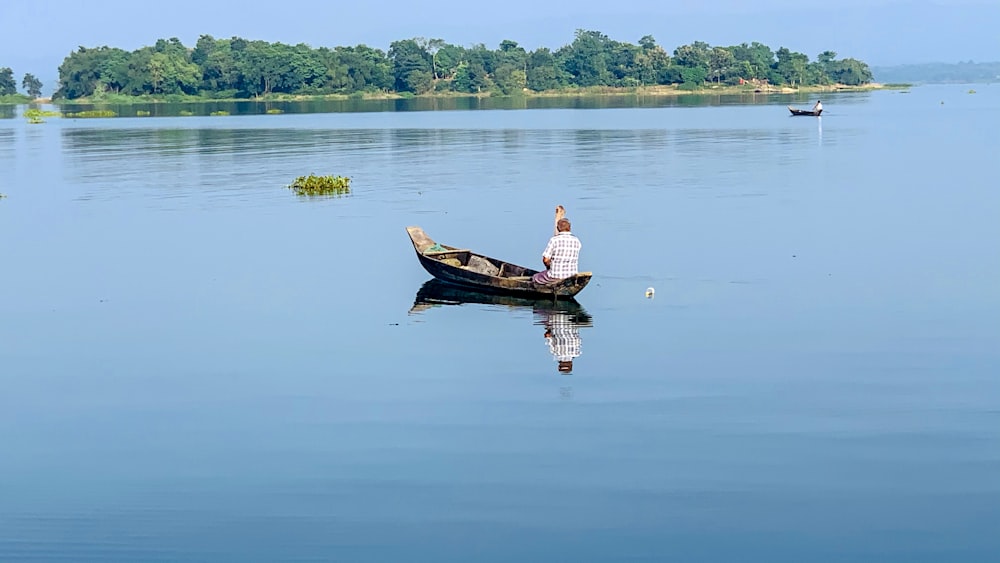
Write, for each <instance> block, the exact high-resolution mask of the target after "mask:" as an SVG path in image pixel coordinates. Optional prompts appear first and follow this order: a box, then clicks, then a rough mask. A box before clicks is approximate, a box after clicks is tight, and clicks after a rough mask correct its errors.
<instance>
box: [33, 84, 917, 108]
mask: <svg viewBox="0 0 1000 563" xmlns="http://www.w3.org/2000/svg"><path fill="white" fill-rule="evenodd" d="M910 86H911V85H910V84H879V83H870V84H863V85H860V86H847V85H844V84H833V85H828V86H799V87H795V88H791V87H787V86H769V85H760V86H750V85H743V86H706V87H704V88H699V89H695V90H686V89H682V88H678V87H677V85H668V86H664V85H660V86H634V87H627V88H616V87H612V86H593V87H588V88H561V89H558V90H544V91H541V92H535V91H530V90H526V91H524V92H522V93H521V94H516V95H513V96H498V95H496V94H492V93H489V92H484V93H480V94H464V93H458V92H429V93H426V94H417V95H413V94H399V93H396V92H371V93H369V92H366V93H364V94H363V95H361V96H358V95H357V94H350V95H349V94H317V95H303V94H269V95H267V96H259V97H255V98H206V97H201V96H184V95H176V94H174V95H170V96H149V95H143V96H127V95H116V94H110V95H106V96H102V97H101V98H100V99H93V98H78V99H74V100H56V101H52V100H51V99H39V100H35V101H34V102H32V103H53V104H55V105H59V106H73V105H128V104H157V103H205V102H309V101H323V100H401V99H434V98H511V97H524V98H564V97H601V96H609V97H610V96H627V95H632V96H652V97H657V96H663V97H668V96H729V95H745V96H757V95H775V94H777V95H788V94H809V93H812V94H816V93H825V92H831V93H832V92H867V91H872V90H892V89H905V88H909V87H910Z"/></svg>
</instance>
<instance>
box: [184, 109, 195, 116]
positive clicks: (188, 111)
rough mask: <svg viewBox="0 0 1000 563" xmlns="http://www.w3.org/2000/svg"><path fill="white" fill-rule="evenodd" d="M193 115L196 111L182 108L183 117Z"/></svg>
mask: <svg viewBox="0 0 1000 563" xmlns="http://www.w3.org/2000/svg"><path fill="white" fill-rule="evenodd" d="M192 115H194V112H193V111H191V110H189V109H182V110H181V117H191V116H192Z"/></svg>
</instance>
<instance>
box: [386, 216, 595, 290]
mask: <svg viewBox="0 0 1000 563" xmlns="http://www.w3.org/2000/svg"><path fill="white" fill-rule="evenodd" d="M406 232H407V233H408V234H409V235H410V241H411V242H412V243H413V249H414V250H415V251H416V253H417V259H418V260H420V265H421V266H423V267H424V269H425V270H427V272H428V273H429V274H430V275H432V276H434V277H435V278H438V279H440V280H442V281H446V282H450V283H454V284H459V285H463V286H469V287H476V288H480V289H490V290H493V291H498V292H503V293H510V294H519V295H534V296H545V295H547V296H549V298H550V299H551V298H553V297H555V298H559V297H563V298H565V297H572V296H574V295H576V294H577V293H580V291H582V290H583V288H584V287H587V284H588V283H590V278H591V276H592V274H591V273H590V272H580V273H578V274H576V275H575V276H573V277H569V278H566V279H564V280H559V281H558V282H556V283H553V284H539V283H535V282H533V281H532V280H531V276H533V275H534V274H537V273H538V271H537V270H532V269H530V268H525V267H524V266H518V265H517V264H511V263H510V262H504V261H502V260H497V259H496V258H490V257H489V256H483V255H482V254H476V253H474V252H472V251H471V250H466V249H460V248H456V247H454V246H446V245H442V244H438V243H436V242H434V240H433V239H431V238H430V237H429V236H427V234H426V233H424V230H423V229H421V228H420V227H407V228H406Z"/></svg>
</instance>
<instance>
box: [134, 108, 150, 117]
mask: <svg viewBox="0 0 1000 563" xmlns="http://www.w3.org/2000/svg"><path fill="white" fill-rule="evenodd" d="M135 115H136V117H149V116H150V115H152V113H151V112H149V111H147V110H144V109H140V110H138V111H136V112H135Z"/></svg>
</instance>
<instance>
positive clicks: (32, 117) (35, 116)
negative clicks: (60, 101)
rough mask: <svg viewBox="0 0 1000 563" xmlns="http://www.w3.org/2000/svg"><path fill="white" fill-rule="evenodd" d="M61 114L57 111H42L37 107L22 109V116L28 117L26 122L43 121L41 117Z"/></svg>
mask: <svg viewBox="0 0 1000 563" xmlns="http://www.w3.org/2000/svg"><path fill="white" fill-rule="evenodd" d="M61 115H62V114H61V113H59V112H58V111H43V110H40V109H38V108H30V109H26V110H24V117H26V118H28V123H45V122H44V121H43V120H42V118H43V117H59V116H61Z"/></svg>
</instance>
